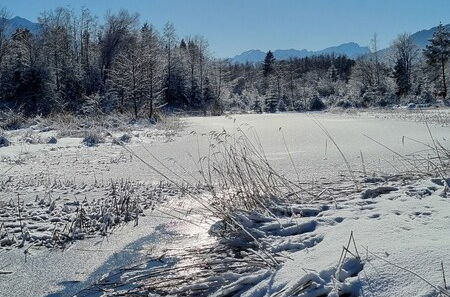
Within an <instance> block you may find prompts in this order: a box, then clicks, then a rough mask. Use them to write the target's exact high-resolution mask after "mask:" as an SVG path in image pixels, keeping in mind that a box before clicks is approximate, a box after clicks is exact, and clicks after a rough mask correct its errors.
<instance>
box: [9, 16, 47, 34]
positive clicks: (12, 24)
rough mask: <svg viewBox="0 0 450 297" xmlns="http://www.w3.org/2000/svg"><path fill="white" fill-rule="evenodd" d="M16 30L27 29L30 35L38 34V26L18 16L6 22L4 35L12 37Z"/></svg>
mask: <svg viewBox="0 0 450 297" xmlns="http://www.w3.org/2000/svg"><path fill="white" fill-rule="evenodd" d="M17 29H28V30H30V32H31V33H33V34H36V33H39V31H40V26H39V24H37V23H33V22H31V21H29V20H27V19H24V18H21V17H18V16H16V17H13V18H12V19H9V20H7V27H6V35H8V36H10V35H12V34H13V33H14V32H16V30H17Z"/></svg>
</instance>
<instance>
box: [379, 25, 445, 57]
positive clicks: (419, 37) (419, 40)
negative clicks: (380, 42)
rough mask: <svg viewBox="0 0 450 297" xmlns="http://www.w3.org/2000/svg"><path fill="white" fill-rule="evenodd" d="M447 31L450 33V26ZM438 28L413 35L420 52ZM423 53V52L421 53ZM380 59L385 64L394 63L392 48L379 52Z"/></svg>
mask: <svg viewBox="0 0 450 297" xmlns="http://www.w3.org/2000/svg"><path fill="white" fill-rule="evenodd" d="M444 27H446V28H447V30H449V31H450V24H447V25H444ZM436 29H437V26H436V27H433V28H430V29H428V30H421V31H418V32H416V33H413V34H411V38H412V40H413V41H414V43H415V44H416V45H417V46H418V47H419V49H420V50H422V49H424V48H425V47H426V46H427V44H428V43H429V41H430V39H431V38H432V37H433V33H434V32H435V31H436ZM420 52H422V51H420ZM378 57H379V59H381V60H382V61H384V62H389V61H392V48H391V47H387V48H384V49H381V50H379V51H378Z"/></svg>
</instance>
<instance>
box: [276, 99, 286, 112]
mask: <svg viewBox="0 0 450 297" xmlns="http://www.w3.org/2000/svg"><path fill="white" fill-rule="evenodd" d="M287 109H288V108H287V105H286V102H285V101H284V100H280V101H279V102H278V111H287Z"/></svg>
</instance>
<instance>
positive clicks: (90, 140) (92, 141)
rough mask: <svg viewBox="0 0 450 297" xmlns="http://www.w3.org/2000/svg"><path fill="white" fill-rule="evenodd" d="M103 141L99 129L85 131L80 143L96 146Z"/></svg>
mask: <svg viewBox="0 0 450 297" xmlns="http://www.w3.org/2000/svg"><path fill="white" fill-rule="evenodd" d="M103 142H105V138H104V137H103V134H102V133H101V132H100V131H97V130H91V131H88V132H86V133H85V136H84V138H83V141H82V143H83V144H84V145H86V146H89V147H92V146H97V145H98V144H99V143H103Z"/></svg>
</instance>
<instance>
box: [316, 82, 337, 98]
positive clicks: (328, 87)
mask: <svg viewBox="0 0 450 297" xmlns="http://www.w3.org/2000/svg"><path fill="white" fill-rule="evenodd" d="M317 93H318V94H319V96H320V97H328V96H331V95H334V94H335V93H336V90H335V88H334V84H333V83H332V82H329V81H321V82H320V83H319V84H318V85H317Z"/></svg>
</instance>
